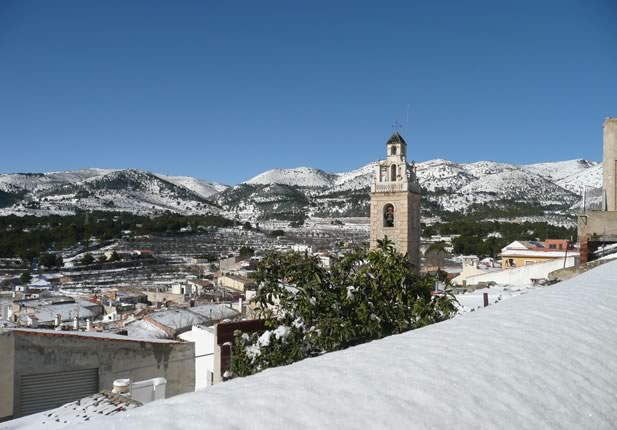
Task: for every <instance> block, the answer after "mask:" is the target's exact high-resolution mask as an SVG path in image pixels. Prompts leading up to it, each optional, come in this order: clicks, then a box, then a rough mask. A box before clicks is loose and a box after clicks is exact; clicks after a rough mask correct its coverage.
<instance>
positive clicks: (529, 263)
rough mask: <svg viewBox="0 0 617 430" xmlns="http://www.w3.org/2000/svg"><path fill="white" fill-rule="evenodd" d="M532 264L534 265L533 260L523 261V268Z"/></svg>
mask: <svg viewBox="0 0 617 430" xmlns="http://www.w3.org/2000/svg"><path fill="white" fill-rule="evenodd" d="M532 264H536V262H535V260H525V266H531V265H532Z"/></svg>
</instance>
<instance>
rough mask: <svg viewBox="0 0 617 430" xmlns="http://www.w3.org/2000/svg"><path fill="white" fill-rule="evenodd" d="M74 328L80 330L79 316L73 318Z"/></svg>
mask: <svg viewBox="0 0 617 430" xmlns="http://www.w3.org/2000/svg"><path fill="white" fill-rule="evenodd" d="M73 330H79V320H78V319H77V317H75V318H73Z"/></svg>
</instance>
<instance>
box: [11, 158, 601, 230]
mask: <svg viewBox="0 0 617 430" xmlns="http://www.w3.org/2000/svg"><path fill="white" fill-rule="evenodd" d="M416 167H417V174H418V180H419V182H420V186H421V187H422V190H423V211H424V214H425V215H427V216H432V215H438V214H439V213H444V212H445V213H460V212H474V211H476V210H478V208H483V209H484V210H486V208H489V209H490V208H499V209H500V210H502V211H505V212H507V211H508V210H511V209H513V208H516V209H517V211H518V212H521V208H524V210H522V212H523V213H518V216H524V215H530V216H532V215H533V216H537V215H539V214H541V213H542V212H549V213H553V212H555V213H567V212H568V210H570V208H571V207H573V206H574V207H577V205H578V206H580V200H581V198H582V192H583V188H584V187H585V186H586V187H587V189H588V196H589V197H590V198H591V196H593V195H595V194H594V191H593V188H596V187H599V186H600V185H601V180H602V165H601V164H598V163H595V162H592V161H587V160H570V161H561V162H555V163H539V164H530V165H514V164H508V163H497V162H493V161H478V162H475V163H455V162H452V161H448V160H442V159H439V160H430V161H425V162H422V163H418V164H417V165H416ZM376 169H377V162H373V163H369V164H367V165H365V166H362V167H360V168H359V169H355V170H353V171H350V172H343V173H328V172H324V171H323V170H320V169H316V168H310V167H299V168H295V169H274V170H269V171H266V172H264V173H261V174H260V175H257V176H255V177H254V178H252V179H249V180H248V181H246V182H244V183H242V184H240V185H237V186H234V187H228V186H227V185H223V184H221V183H217V182H212V181H208V180H203V179H197V178H193V177H190V176H170V175H162V174H156V173H148V172H144V171H141V170H135V169H84V170H78V171H72V172H52V173H43V174H4V175H0V214H7V213H21V214H27V213H36V214H45V213H62V214H64V213H71V212H74V211H75V210H79V209H86V210H123V211H131V212H139V213H160V212H161V211H173V212H178V213H191V214H199V213H221V214H223V215H226V216H229V217H233V218H236V217H237V218H240V219H250V220H265V219H281V220H289V221H292V220H298V219H302V218H304V217H305V216H309V217H311V216H320V217H349V216H351V217H366V216H368V199H369V197H368V190H369V187H370V184H371V183H372V182H373V180H374V178H375V174H376ZM596 194H597V193H596ZM212 203H214V206H213V205H212ZM525 210H527V211H528V212H529V213H525ZM500 216H503V214H502V215H500Z"/></svg>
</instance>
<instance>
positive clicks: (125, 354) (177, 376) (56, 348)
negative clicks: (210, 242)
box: [0, 330, 195, 416]
mask: <svg viewBox="0 0 617 430" xmlns="http://www.w3.org/2000/svg"><path fill="white" fill-rule="evenodd" d="M96 335H97V336H100V335H99V334H96ZM11 336H13V337H14V348H13V351H14V357H15V360H14V361H15V366H14V372H13V375H14V384H13V385H14V390H13V402H14V410H15V416H19V410H20V396H21V392H20V383H19V381H20V378H21V377H22V376H23V375H32V374H40V373H53V372H63V371H68V370H80V369H92V368H98V369H99V391H100V390H103V389H107V390H110V389H112V387H113V381H114V380H115V379H122V378H130V379H132V380H134V381H141V380H145V379H151V378H155V377H163V378H165V379H167V387H166V393H167V397H171V396H175V395H177V394H181V393H186V392H191V391H194V385H195V358H194V357H195V345H194V344H193V343H189V342H161V341H148V340H130V338H127V339H126V340H121V339H118V338H117V336H113V335H111V336H110V338H109V339H108V338H104V337H87V335H83V336H82V335H66V334H64V335H62V334H53V333H52V334H49V333H48V332H47V331H44V332H40V333H34V331H20V330H13V331H11ZM7 354H9V352H8V351H7V350H4V349H3V350H0V362H2V361H4V359H5V356H6V355H7ZM3 377H4V375H3ZM2 385H4V379H3V384H2ZM4 402H5V399H4V398H2V400H0V403H4Z"/></svg>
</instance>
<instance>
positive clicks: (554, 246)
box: [548, 243, 561, 249]
mask: <svg viewBox="0 0 617 430" xmlns="http://www.w3.org/2000/svg"><path fill="white" fill-rule="evenodd" d="M548 247H549V248H550V249H557V245H556V244H554V243H551V244H550V245H549V246H548ZM559 249H561V245H559Z"/></svg>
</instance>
